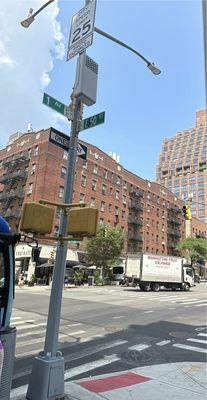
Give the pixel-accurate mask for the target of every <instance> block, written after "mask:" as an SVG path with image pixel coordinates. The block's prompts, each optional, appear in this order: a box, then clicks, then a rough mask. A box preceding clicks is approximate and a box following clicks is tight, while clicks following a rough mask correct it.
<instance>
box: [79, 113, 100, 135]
mask: <svg viewBox="0 0 207 400" xmlns="http://www.w3.org/2000/svg"><path fill="white" fill-rule="evenodd" d="M104 121H105V111H103V112H101V113H99V114H96V115H93V116H92V117H89V118H86V119H83V121H81V126H80V130H81V131H84V130H85V129H88V128H93V127H94V126H96V125H99V124H103V123H104Z"/></svg>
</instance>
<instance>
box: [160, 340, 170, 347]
mask: <svg viewBox="0 0 207 400" xmlns="http://www.w3.org/2000/svg"><path fill="white" fill-rule="evenodd" d="M170 342H171V340H163V341H162V342H159V343H156V345H157V346H165V344H168V343H170Z"/></svg>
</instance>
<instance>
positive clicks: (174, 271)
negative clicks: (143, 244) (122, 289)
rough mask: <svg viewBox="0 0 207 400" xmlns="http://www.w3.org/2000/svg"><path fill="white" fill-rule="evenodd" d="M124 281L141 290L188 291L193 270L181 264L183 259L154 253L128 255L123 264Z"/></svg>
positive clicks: (192, 283)
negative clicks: (165, 289)
mask: <svg viewBox="0 0 207 400" xmlns="http://www.w3.org/2000/svg"><path fill="white" fill-rule="evenodd" d="M124 275H125V282H126V283H127V284H128V283H130V282H132V284H133V285H134V286H136V285H139V287H140V289H141V290H145V291H150V290H153V291H155V292H158V291H159V290H160V287H161V286H164V287H165V288H167V289H173V290H176V289H181V290H185V291H188V290H189V289H190V287H191V286H194V285H195V283H194V271H193V269H192V268H191V267H189V266H185V265H184V264H183V259H182V258H179V257H172V256H161V255H156V254H142V255H140V256H137V257H135V256H128V257H127V259H126V264H125V274H124Z"/></svg>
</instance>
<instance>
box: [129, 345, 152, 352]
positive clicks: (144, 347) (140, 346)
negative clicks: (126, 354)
mask: <svg viewBox="0 0 207 400" xmlns="http://www.w3.org/2000/svg"><path fill="white" fill-rule="evenodd" d="M150 346H151V345H149V344H135V346H131V347H129V350H136V351H142V350H145V349H147V348H148V347H150Z"/></svg>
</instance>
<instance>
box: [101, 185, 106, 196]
mask: <svg viewBox="0 0 207 400" xmlns="http://www.w3.org/2000/svg"><path fill="white" fill-rule="evenodd" d="M102 194H103V195H105V194H106V185H104V184H103V185H102Z"/></svg>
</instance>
